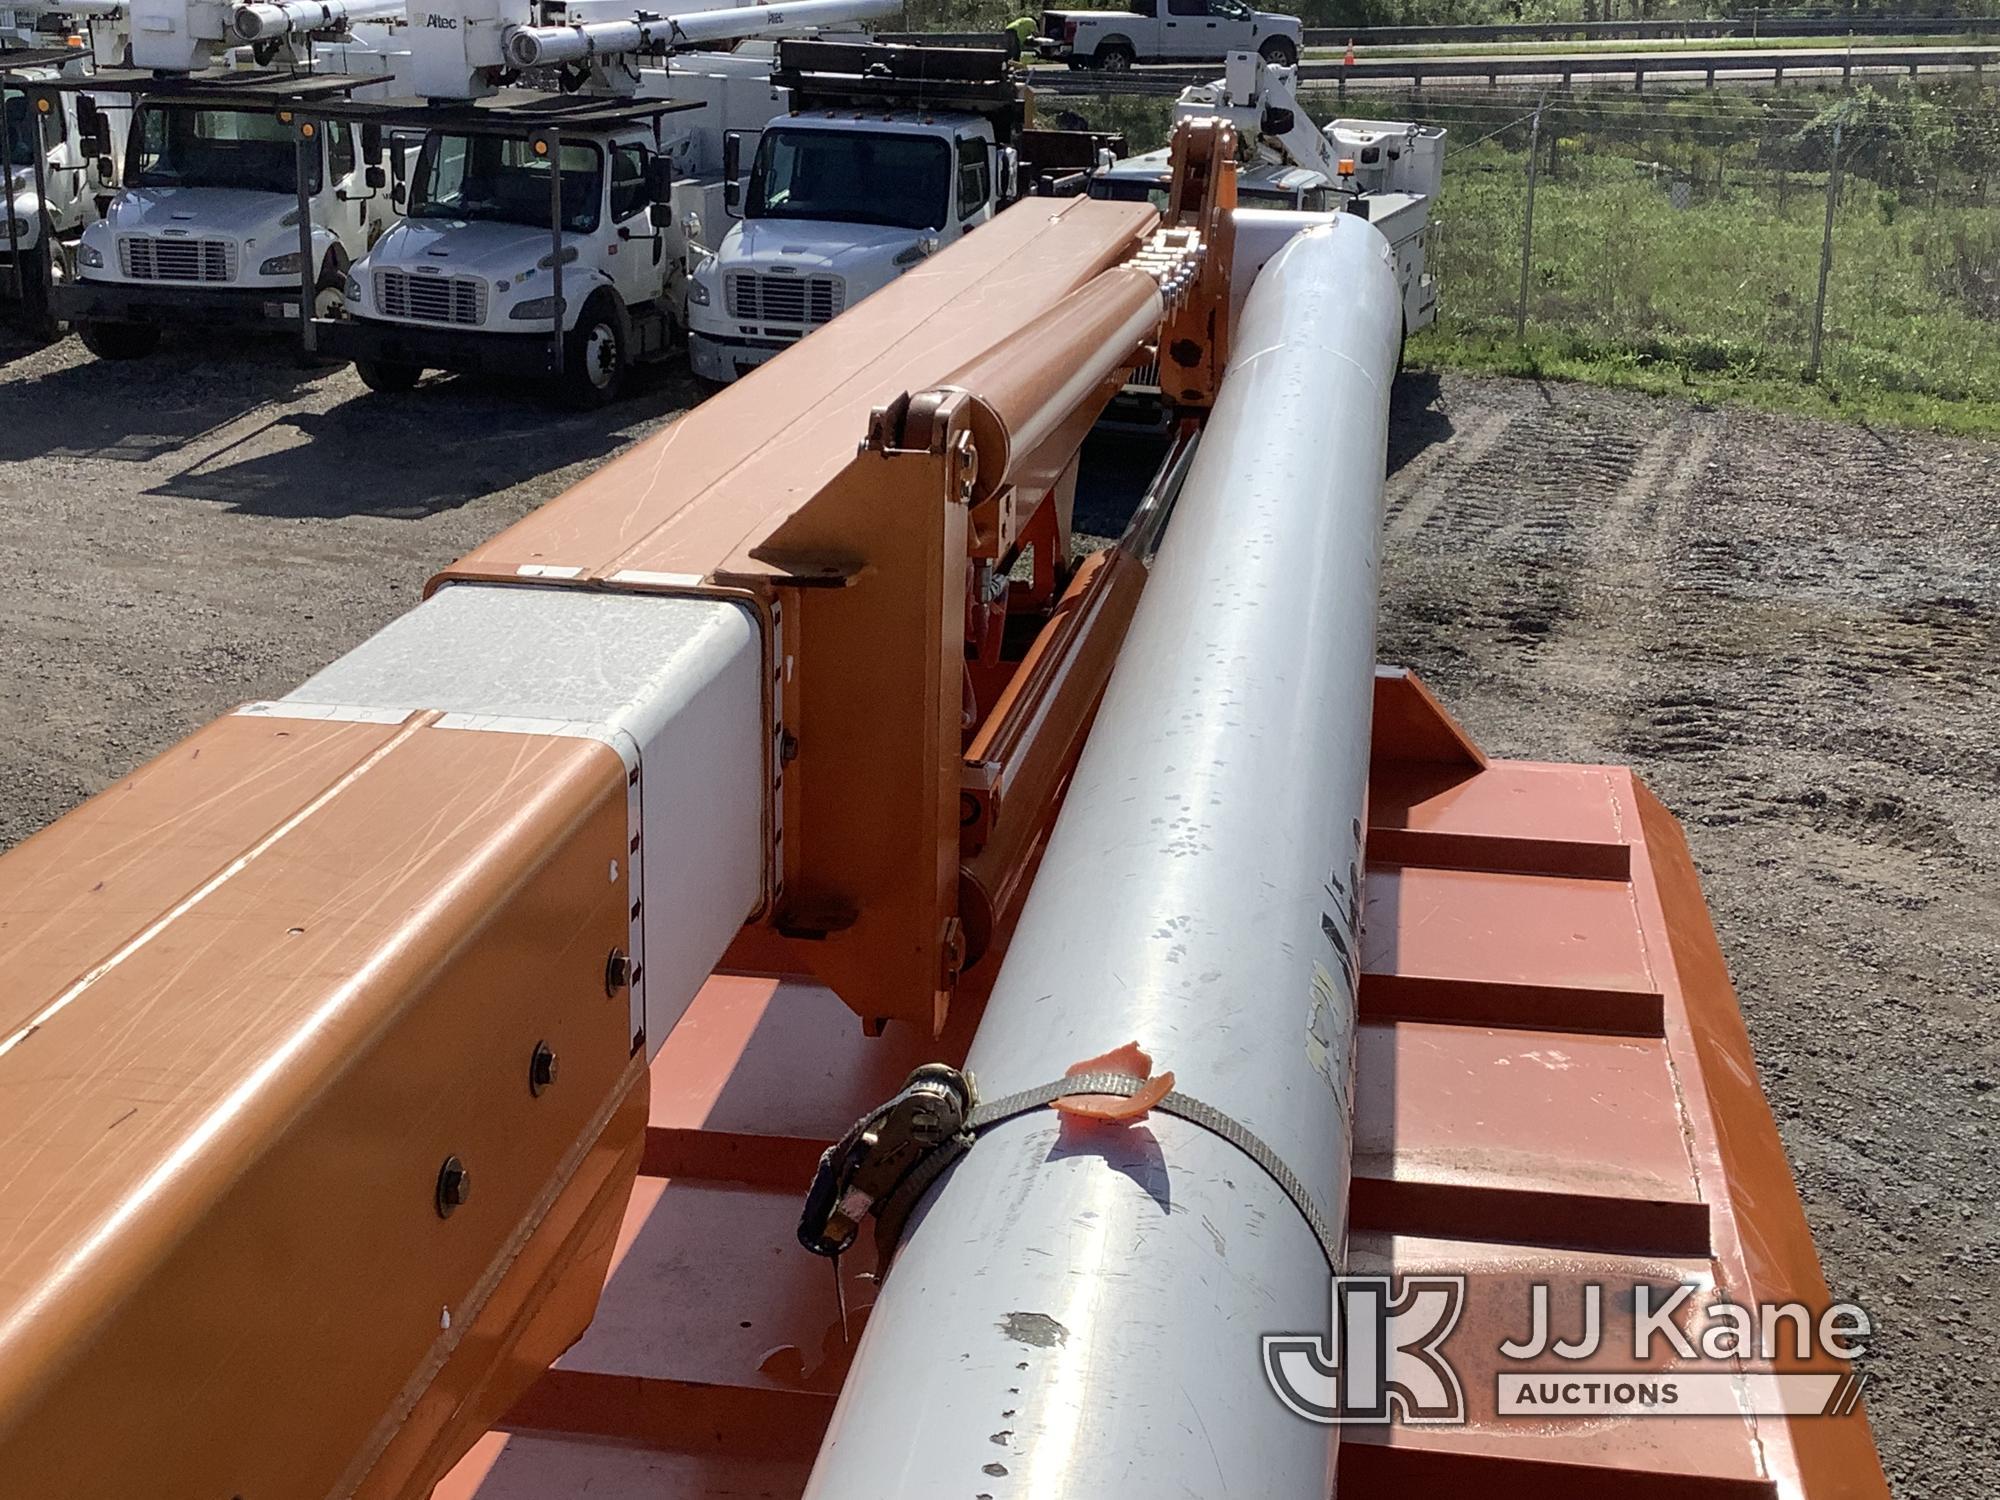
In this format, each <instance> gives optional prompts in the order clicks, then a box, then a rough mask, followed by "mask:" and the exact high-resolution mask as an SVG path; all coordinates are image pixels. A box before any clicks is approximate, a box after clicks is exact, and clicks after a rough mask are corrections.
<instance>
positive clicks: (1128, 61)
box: [1034, 0, 1305, 72]
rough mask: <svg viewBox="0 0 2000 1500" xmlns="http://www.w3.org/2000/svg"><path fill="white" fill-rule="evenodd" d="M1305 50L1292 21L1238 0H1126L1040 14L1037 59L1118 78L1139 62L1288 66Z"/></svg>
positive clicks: (1299, 27) (1300, 25)
mask: <svg viewBox="0 0 2000 1500" xmlns="http://www.w3.org/2000/svg"><path fill="white" fill-rule="evenodd" d="M1304 45H1305V23H1304V22H1302V21H1300V20H1299V18H1298V17H1297V16H1287V15H1279V14H1275V13H1273V12H1271V11H1264V10H1252V9H1251V8H1250V7H1249V6H1248V5H1246V4H1244V3H1243V0H1132V3H1131V6H1130V8H1129V9H1126V10H1045V11H1043V12H1042V30H1041V34H1040V35H1039V36H1037V37H1036V38H1035V42H1034V46H1035V50H1036V52H1038V53H1039V54H1040V55H1041V56H1042V57H1044V58H1047V59H1052V60H1054V61H1058V62H1066V63H1068V64H1069V65H1070V66H1071V67H1072V68H1103V69H1105V70H1106V71H1108V72H1122V71H1123V70H1124V69H1126V68H1129V67H1131V66H1132V64H1134V63H1139V62H1149V63H1150V62H1219V61H1220V60H1221V59H1223V58H1224V57H1227V56H1228V55H1229V54H1230V53H1232V52H1254V53H1256V54H1257V55H1258V56H1260V57H1262V58H1263V59H1264V61H1266V62H1268V63H1276V64H1278V65H1279V66H1280V67H1290V66H1291V65H1292V64H1294V63H1296V62H1297V61H1298V60H1299V52H1300V50H1301V49H1302V48H1303V47H1304Z"/></svg>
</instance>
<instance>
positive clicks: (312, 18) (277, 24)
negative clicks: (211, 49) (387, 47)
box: [229, 0, 405, 42]
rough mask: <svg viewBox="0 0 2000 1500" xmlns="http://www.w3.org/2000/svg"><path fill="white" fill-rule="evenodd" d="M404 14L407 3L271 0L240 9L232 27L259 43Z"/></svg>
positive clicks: (387, 0) (394, 0) (399, 0)
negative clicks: (303, 32)
mask: <svg viewBox="0 0 2000 1500" xmlns="http://www.w3.org/2000/svg"><path fill="white" fill-rule="evenodd" d="M404 10H405V4H404V0H271V3H267V4H258V5H245V6H241V7H239V8H238V9H237V11H236V14H235V15H234V16H232V17H231V18H230V23H229V25H230V29H231V30H232V31H234V32H235V33H236V35H237V36H239V37H241V38H242V39H243V40H244V41H246V42H255V41H261V40H264V39H266V38H269V37H277V36H290V35H292V34H294V33H296V32H301V31H327V30H331V29H332V28H333V27H336V26H345V25H347V24H348V23H349V22H352V21H400V20H401V19H402V18H403V14H404Z"/></svg>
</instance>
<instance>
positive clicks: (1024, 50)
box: [1000, 16, 1035, 57]
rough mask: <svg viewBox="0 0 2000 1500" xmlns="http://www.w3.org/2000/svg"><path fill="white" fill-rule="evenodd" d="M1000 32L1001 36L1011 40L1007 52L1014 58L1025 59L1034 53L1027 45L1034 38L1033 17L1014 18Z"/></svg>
mask: <svg viewBox="0 0 2000 1500" xmlns="http://www.w3.org/2000/svg"><path fill="white" fill-rule="evenodd" d="M1000 31H1001V34H1002V35H1003V36H1009V37H1012V38H1013V41H1012V42H1010V43H1009V44H1008V46H1007V50H1008V51H1009V52H1010V53H1012V54H1013V55H1014V56H1015V57H1027V56H1029V55H1030V54H1031V53H1032V52H1033V51H1034V49H1033V48H1032V47H1030V46H1029V45H1028V44H1029V43H1030V42H1032V41H1033V40H1034V37H1035V18H1034V17H1033V16H1016V17H1015V18H1014V19H1013V20H1011V21H1009V22H1008V23H1007V24H1006V25H1005V26H1002V27H1001V28H1000Z"/></svg>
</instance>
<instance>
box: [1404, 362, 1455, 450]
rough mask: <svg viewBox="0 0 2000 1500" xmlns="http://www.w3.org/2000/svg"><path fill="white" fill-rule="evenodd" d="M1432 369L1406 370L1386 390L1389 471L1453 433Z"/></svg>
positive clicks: (1436, 378)
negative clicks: (1393, 386)
mask: <svg viewBox="0 0 2000 1500" xmlns="http://www.w3.org/2000/svg"><path fill="white" fill-rule="evenodd" d="M1441 395H1442V390H1441V387H1440V385H1439V382H1438V376H1437V372H1436V371H1435V370H1407V371H1405V372H1404V373H1403V374H1401V375H1399V376H1397V377H1396V384H1395V388H1394V389H1393V390H1391V391H1390V393H1389V472H1390V473H1391V474H1393V473H1395V472H1396V471H1397V470H1398V469H1400V468H1402V467H1403V465H1405V464H1407V463H1408V462H1409V461H1410V460H1411V459H1413V458H1415V457H1416V456H1417V455H1418V454H1419V453H1422V452H1423V451H1424V450H1425V449H1426V448H1428V447H1430V446H1432V445H1433V444H1435V443H1441V442H1443V441H1444V440H1445V439H1446V438H1448V437H1450V436H1451V434H1452V425H1451V418H1450V417H1449V416H1447V415H1446V414H1445V410H1444V406H1443V403H1442V401H1441V400H1440V397H1441Z"/></svg>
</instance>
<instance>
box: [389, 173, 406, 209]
mask: <svg viewBox="0 0 2000 1500" xmlns="http://www.w3.org/2000/svg"><path fill="white" fill-rule="evenodd" d="M409 196H410V185H409V183H407V182H405V181H404V180H403V179H402V178H400V177H399V178H397V179H396V188H395V191H394V192H392V193H390V194H389V198H390V201H391V202H394V203H401V202H402V201H403V200H404V199H405V198H407V197H409Z"/></svg>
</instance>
